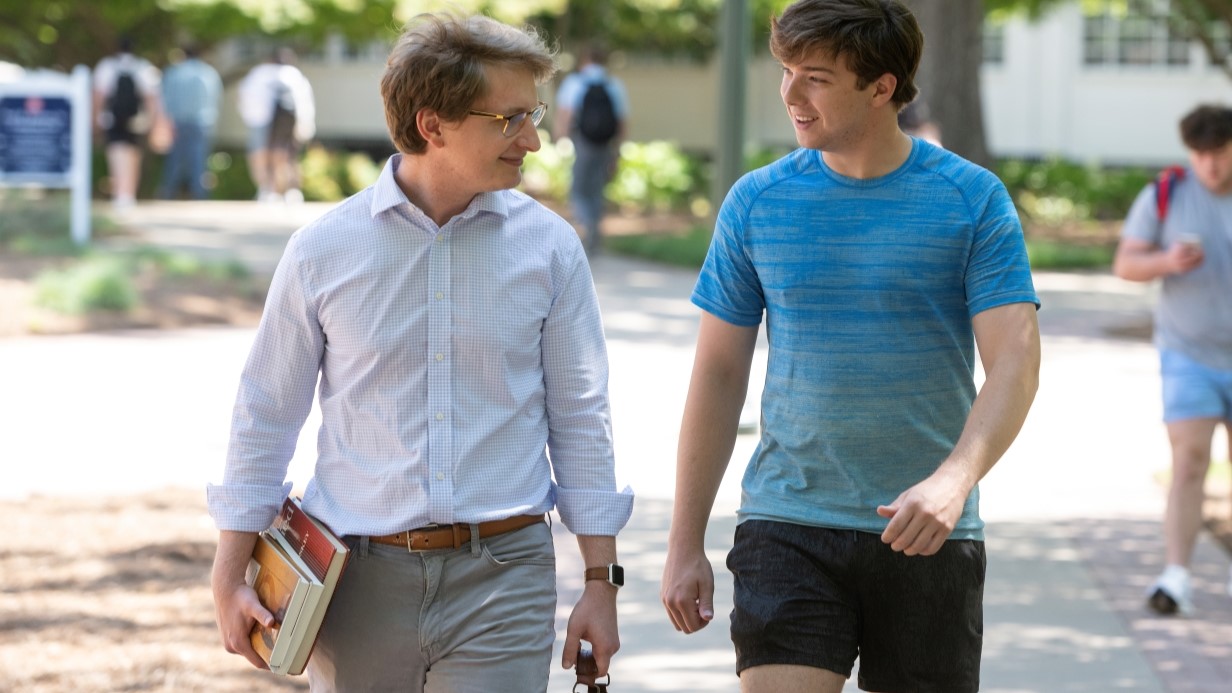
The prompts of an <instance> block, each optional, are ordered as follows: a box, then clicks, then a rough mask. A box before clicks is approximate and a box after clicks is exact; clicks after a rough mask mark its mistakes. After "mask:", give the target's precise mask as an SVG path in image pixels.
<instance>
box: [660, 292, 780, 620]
mask: <svg viewBox="0 0 1232 693" xmlns="http://www.w3.org/2000/svg"><path fill="white" fill-rule="evenodd" d="M757 329H758V328H757V327H738V326H736V325H732V324H730V323H727V322H724V321H723V320H721V319H719V318H717V317H715V316H713V315H711V314H709V313H702V319H701V327H700V329H699V331H698V336H697V354H696V356H695V358H694V362H693V375H692V378H691V380H690V382H689V395H688V398H687V399H686V400H685V405H684V419H683V420H682V421H681V424H680V442H679V447H678V449H677V452H676V501H675V506H674V508H673V510H672V527H671V532H670V533H669V535H668V545H667V564H666V566H665V568H664V570H663V586H662V595H661V596H662V599H663V606H664V607H665V608H666V609H667V614H668V616H669V617H670V618H671V620H672V625H674V626H675V627H676V630H679V631H683V632H685V633H692V632H694V631H697V630H700V629H701V628H704V627H705V626H706V624H707V623H709V622H710V620H711V619H712V618H714V571H713V569H712V568H711V566H710V561H709V560H708V559H707V558H706V551H705V537H706V524H707V522H708V521H709V519H710V511H711V509H712V508H713V507H714V498H715V495H716V494H717V493H718V491H719V484H720V483H721V482H722V480H723V472H724V471H725V470H726V469H727V464H728V461H729V460H730V459H731V454H732V450H733V449H734V448H735V445H736V429H737V427H738V426H739V424H740V410H741V409H742V408H743V407H744V397H745V395H746V394H747V393H748V386H749V370H750V368H751V365H752V362H753V350H754V348H755V346H756V344H757Z"/></svg>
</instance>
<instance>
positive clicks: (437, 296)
mask: <svg viewBox="0 0 1232 693" xmlns="http://www.w3.org/2000/svg"><path fill="white" fill-rule="evenodd" d="M442 298H445V294H444V292H442V291H438V292H436V300H438V301H439V300H441V299H442Z"/></svg>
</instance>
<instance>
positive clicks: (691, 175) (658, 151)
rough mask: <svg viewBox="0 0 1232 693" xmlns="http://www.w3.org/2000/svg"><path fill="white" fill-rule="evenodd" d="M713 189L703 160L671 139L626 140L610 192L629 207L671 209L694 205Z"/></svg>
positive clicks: (678, 209) (620, 202)
mask: <svg viewBox="0 0 1232 693" xmlns="http://www.w3.org/2000/svg"><path fill="white" fill-rule="evenodd" d="M709 194H710V192H709V190H707V186H706V184H705V177H704V176H703V175H702V164H701V161H700V160H699V159H697V158H696V157H691V156H689V155H687V154H685V153H684V152H682V151H681V150H680V148H679V147H677V146H676V145H675V144H672V143H671V142H663V141H656V142H645V143H640V142H625V143H623V144H621V145H620V165H619V166H618V167H617V169H616V175H615V177H614V178H613V179H612V182H611V183H609V184H608V187H607V196H608V199H609V200H611V201H612V202H615V203H616V204H617V205H620V206H621V207H624V208H626V209H630V210H635V211H640V212H667V211H681V210H688V209H691V208H692V206H693V202H694V200H695V199H697V198H701V199H703V200H704V199H706V198H707V197H708V196H709Z"/></svg>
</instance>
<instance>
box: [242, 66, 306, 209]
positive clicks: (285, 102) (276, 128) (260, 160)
mask: <svg viewBox="0 0 1232 693" xmlns="http://www.w3.org/2000/svg"><path fill="white" fill-rule="evenodd" d="M294 60H295V54H294V53H293V52H292V51H291V50H290V49H289V48H280V49H279V50H277V51H275V52H274V53H273V54H272V55H271V56H270V57H269V59H268V60H267V61H266V62H263V63H261V64H259V65H257V66H255V67H253V68H252V70H250V71H249V72H248V74H247V75H245V76H244V79H243V80H241V81H240V85H239V88H238V90H237V94H236V97H237V106H238V107H239V112H240V119H241V120H243V121H244V125H245V126H246V127H247V128H248V171H249V175H251V176H252V182H253V184H254V185H256V187H257V199H258V200H259V201H261V202H277V201H287V202H302V201H303V199H304V196H303V193H302V191H301V190H300V174H299V150H300V148H301V147H302V146H303V145H304V144H305V143H306V142H308V141H309V140H311V139H312V137H313V135H315V134H316V102H315V99H314V97H313V93H312V84H311V83H310V82H309V81H308V78H307V77H305V76H304V73H303V72H301V71H300V70H299V68H297V67H295V65H294V64H293V63H294Z"/></svg>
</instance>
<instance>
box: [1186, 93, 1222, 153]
mask: <svg viewBox="0 0 1232 693" xmlns="http://www.w3.org/2000/svg"><path fill="white" fill-rule="evenodd" d="M1181 141H1182V142H1184V143H1185V146H1186V147H1188V148H1189V149H1192V150H1193V151H1195V152H1209V151H1212V150H1214V149H1219V148H1221V147H1223V146H1224V145H1225V144H1227V143H1228V142H1232V108H1228V107H1227V106H1214V105H1210V104H1206V105H1202V106H1198V107H1197V108H1195V109H1194V110H1192V111H1190V112H1189V113H1188V115H1186V116H1185V117H1184V118H1182V119H1181Z"/></svg>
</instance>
